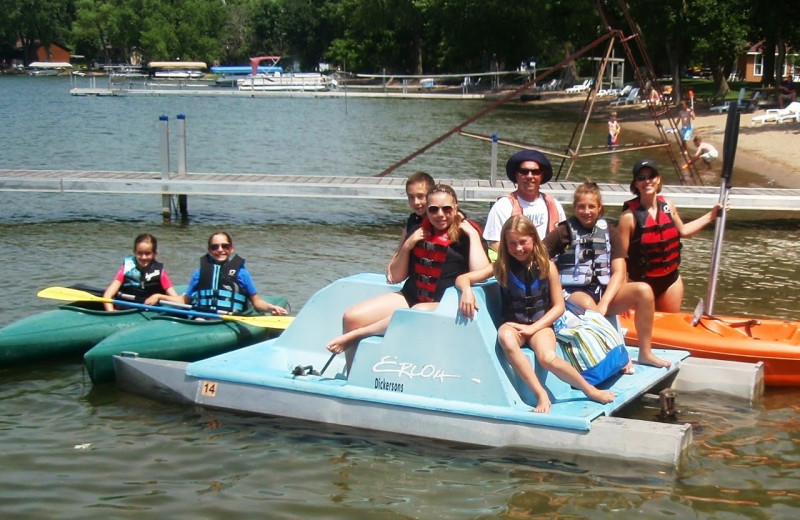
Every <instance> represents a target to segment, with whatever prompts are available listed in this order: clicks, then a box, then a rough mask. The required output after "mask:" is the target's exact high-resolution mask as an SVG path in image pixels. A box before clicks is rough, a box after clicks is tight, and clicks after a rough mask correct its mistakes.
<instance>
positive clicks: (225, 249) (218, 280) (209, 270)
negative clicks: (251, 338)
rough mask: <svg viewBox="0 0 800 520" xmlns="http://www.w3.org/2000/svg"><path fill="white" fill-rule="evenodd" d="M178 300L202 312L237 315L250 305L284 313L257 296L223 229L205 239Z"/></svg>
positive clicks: (284, 310) (260, 309)
mask: <svg viewBox="0 0 800 520" xmlns="http://www.w3.org/2000/svg"><path fill="white" fill-rule="evenodd" d="M162 299H171V298H162ZM181 303H188V304H191V305H192V307H193V308H194V309H196V310H200V311H202V312H214V313H222V314H241V313H242V312H244V311H246V310H247V309H248V305H252V306H253V308H255V309H256V310H257V311H259V312H269V313H272V314H278V315H285V314H288V311H287V310H286V309H284V308H283V307H280V306H278V305H273V304H271V303H269V302H266V301H264V300H263V299H262V298H261V296H259V294H258V289H257V288H256V285H255V283H254V282H253V278H252V276H251V275H250V272H249V271H248V270H247V268H246V267H245V265H244V258H242V257H241V256H239V255H237V254H236V250H235V249H234V248H233V239H231V236H230V235H229V234H228V233H226V232H224V231H217V232H216V233H214V234H213V235H211V236H210V237H209V238H208V253H206V254H205V255H203V256H202V257H201V258H200V268H199V269H197V270H195V272H194V273H193V274H192V279H191V280H190V281H189V286H188V287H187V288H186V293H184V295H183V296H182V297H181Z"/></svg>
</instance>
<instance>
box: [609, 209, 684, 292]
mask: <svg viewBox="0 0 800 520" xmlns="http://www.w3.org/2000/svg"><path fill="white" fill-rule="evenodd" d="M657 203H658V212H657V214H656V217H657V218H655V219H654V218H653V217H652V216H650V213H649V212H648V211H647V208H644V207H643V206H642V204H641V202H640V201H639V199H633V200H629V201H627V202H625V204H624V205H623V207H622V210H623V211H625V209H626V208H627V209H630V210H631V211H632V212H633V217H634V219H635V220H636V228H635V229H634V232H633V237H632V238H631V243H630V246H629V247H628V277H629V278H630V279H631V280H635V281H640V280H643V279H644V278H645V277H650V278H656V277H660V276H666V275H668V274H669V273H671V272H672V271H674V270H675V269H677V268H678V265H679V264H680V263H681V240H680V239H681V237H680V233H679V232H678V228H676V227H675V222H674V221H673V220H672V215H671V214H670V210H669V204H667V201H666V200H664V197H661V196H659V197H658V199H657Z"/></svg>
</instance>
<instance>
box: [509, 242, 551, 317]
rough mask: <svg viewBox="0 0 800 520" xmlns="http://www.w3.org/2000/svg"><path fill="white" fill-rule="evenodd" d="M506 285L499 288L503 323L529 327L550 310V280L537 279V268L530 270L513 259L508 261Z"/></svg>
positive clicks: (534, 266) (545, 278) (533, 267)
mask: <svg viewBox="0 0 800 520" xmlns="http://www.w3.org/2000/svg"><path fill="white" fill-rule="evenodd" d="M509 267H510V269H509V272H508V285H507V286H506V287H501V288H500V291H501V293H502V298H503V321H511V322H514V323H524V324H526V325H530V324H531V323H535V322H536V320H538V319H539V318H541V317H542V316H544V314H545V313H546V312H547V311H548V310H549V309H550V307H551V303H550V280H549V279H548V278H547V277H546V276H545V277H544V278H539V266H538V264H537V263H535V262H534V264H533V266H531V268H530V269H527V268H526V267H525V266H524V265H522V264H521V263H520V262H518V261H517V260H516V259H514V258H510V259H509Z"/></svg>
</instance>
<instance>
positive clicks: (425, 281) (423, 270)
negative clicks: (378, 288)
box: [412, 218, 450, 302]
mask: <svg viewBox="0 0 800 520" xmlns="http://www.w3.org/2000/svg"><path fill="white" fill-rule="evenodd" d="M420 227H422V229H424V230H426V231H428V232H430V233H432V235H431V236H430V237H428V238H426V239H425V240H420V241H419V242H417V245H416V246H414V249H413V253H412V261H413V262H414V264H415V265H414V269H413V273H414V275H413V276H414V285H415V287H416V290H417V299H418V300H419V301H421V302H432V301H434V296H435V294H436V289H437V284H438V282H439V278H441V276H442V265H443V264H444V261H445V260H446V259H447V252H448V250H449V248H450V238H448V236H447V229H445V230H443V231H435V230H434V229H433V225H432V224H431V221H430V220H428V219H427V218H426V219H425V220H423V221H422V224H420Z"/></svg>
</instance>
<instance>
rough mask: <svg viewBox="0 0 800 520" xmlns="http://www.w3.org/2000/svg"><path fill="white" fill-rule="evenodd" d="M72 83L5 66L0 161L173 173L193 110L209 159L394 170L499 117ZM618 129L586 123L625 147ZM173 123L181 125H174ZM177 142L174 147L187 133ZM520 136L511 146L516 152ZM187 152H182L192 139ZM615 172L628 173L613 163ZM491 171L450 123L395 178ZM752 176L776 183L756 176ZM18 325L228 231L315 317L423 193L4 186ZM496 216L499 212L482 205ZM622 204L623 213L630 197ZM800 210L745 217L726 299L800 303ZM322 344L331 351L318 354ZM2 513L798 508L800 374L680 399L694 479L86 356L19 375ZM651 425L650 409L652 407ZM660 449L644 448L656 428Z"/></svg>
mask: <svg viewBox="0 0 800 520" xmlns="http://www.w3.org/2000/svg"><path fill="white" fill-rule="evenodd" d="M69 87H70V83H69V80H67V79H62V78H23V77H0V113H2V114H3V118H4V120H5V121H4V122H5V124H4V125H3V126H4V131H3V132H2V133H0V151H2V154H1V155H0V169H2V168H25V169H36V168H54V169H89V170H103V169H108V170H134V171H159V170H160V162H159V160H160V155H159V148H158V147H159V130H158V126H157V123H158V118H159V116H160V115H162V114H165V115H168V116H169V117H170V121H171V122H174V118H175V116H176V115H177V114H185V115H186V118H187V136H188V166H189V170H190V171H205V172H242V173H287V174H325V175H329V174H330V175H375V174H377V173H379V172H380V171H382V170H384V169H385V168H386V167H388V166H389V165H391V164H393V163H395V162H396V161H398V160H400V159H402V158H404V157H405V156H407V155H408V154H410V153H411V152H413V151H415V150H417V149H418V148H419V147H421V146H423V145H425V144H426V143H428V142H429V141H431V140H432V139H434V138H436V137H438V136H439V135H441V134H443V133H444V132H446V131H447V130H449V129H450V128H452V127H454V126H456V125H458V124H460V123H461V122H462V121H463V120H465V119H467V118H468V117H470V116H471V115H472V114H474V113H475V112H477V111H478V110H480V109H481V108H482V107H483V106H485V105H483V104H482V103H478V102H460V101H410V100H367V99H359V98H349V99H347V100H344V99H288V98H257V99H250V98H235V99H233V98H231V99H229V98H214V97H202V98H201V97H120V98H81V97H71V96H70V95H69V93H68V91H69ZM575 117H576V116H575V115H569V114H559V113H557V112H553V111H551V110H548V109H546V108H537V107H519V106H516V107H511V106H509V107H503V108H501V109H498V110H497V111H495V112H494V113H492V114H491V115H490V116H487V117H486V118H484V119H482V120H480V121H479V122H478V123H477V124H476V125H474V126H471V127H469V128H468V130H469V131H472V132H475V133H486V134H491V133H499V134H500V135H501V137H503V138H508V139H513V140H518V141H522V142H530V143H538V144H550V145H559V146H563V145H564V144H565V143H566V142H567V141H568V140H569V136H570V134H571V132H572V130H573V128H574V124H575ZM604 126H605V124H604V123H603V122H602V121H598V122H597V123H596V124H593V125H592V127H591V128H590V133H589V134H588V136H587V139H592V140H594V141H597V142H598V143H603V142H604V140H605V133H604V132H605V128H604ZM173 128H174V127H173ZM173 142H174V140H173ZM510 153H511V150H509V149H504V148H503V147H501V151H500V154H501V160H502V161H504V159H505V157H507V156H508V154H510ZM173 157H174V155H173ZM638 158H639V156H637V155H620V157H617V158H616V159H615V162H616V166H614V162H612V160H611V159H609V158H608V157H605V158H603V159H598V160H594V161H586V162H583V161H580V162H579V163H578V166H577V167H576V170H577V171H576V172H574V173H573V177H572V178H583V177H585V176H589V177H592V178H594V179H596V180H622V181H624V182H627V180H628V179H629V175H630V174H629V172H630V166H631V164H632V163H633V162H634V161H635V160H636V159H638ZM613 168H616V173H615V172H614V171H613ZM418 169H420V170H426V171H429V172H430V173H432V174H433V175H434V176H436V177H446V178H466V177H470V178H471V177H484V178H486V177H488V171H489V147H488V145H486V144H485V143H480V142H477V141H475V140H471V139H467V138H464V137H452V138H450V139H448V140H447V141H445V142H444V143H442V144H441V145H439V146H437V147H434V148H433V149H432V150H431V151H429V152H428V153H426V154H423V155H422V156H421V157H419V158H418V159H415V160H414V161H412V162H411V163H410V164H409V165H407V166H404V167H403V168H401V169H400V170H398V172H396V173H395V174H394V175H398V176H405V175H407V174H408V173H410V172H412V171H414V170H418ZM737 175H738V176H737V177H736V178H735V179H737V180H735V182H734V183H735V184H737V185H738V182H743V183H745V182H746V183H755V182H758V176H757V175H756V174H753V173H745V172H741V173H740V172H737ZM2 198H3V199H2V200H3V204H2V205H0V222H2V226H1V227H0V248H1V249H0V250H2V258H3V260H4V276H3V278H2V279H3V280H4V283H2V284H0V325H4V324H7V323H10V322H12V321H14V320H17V319H19V318H22V317H25V316H28V315H30V314H33V313H36V312H41V311H44V310H49V309H52V308H53V307H54V306H55V302H52V301H46V300H40V299H37V298H36V297H35V293H36V292H37V291H38V290H39V289H41V288H43V287H47V286H53V285H68V284H72V283H88V284H92V285H96V286H104V285H106V284H107V283H108V282H109V281H110V279H111V277H112V276H113V274H114V272H115V271H116V269H117V268H118V266H119V262H120V259H121V258H122V257H123V256H124V255H126V254H127V253H128V252H129V251H130V249H131V246H132V240H133V237H134V236H135V235H137V234H138V233H141V232H144V231H149V232H152V233H154V234H155V235H156V236H157V237H158V238H159V258H160V260H162V261H164V263H165V264H166V265H167V266H168V269H169V271H170V273H171V275H172V277H173V279H174V280H175V281H176V283H186V281H188V277H189V275H190V273H191V271H192V269H193V268H194V267H195V265H196V263H197V258H198V257H199V256H200V255H201V254H203V252H204V251H203V250H204V243H205V240H206V238H207V237H208V235H209V234H211V233H212V232H213V231H215V230H217V229H225V230H227V231H229V232H230V233H231V234H232V235H233V238H234V241H235V244H236V246H237V250H238V252H239V253H240V254H241V255H242V256H244V257H245V258H247V260H248V265H250V267H251V270H252V271H253V273H254V277H255V279H256V282H257V284H258V286H259V287H260V289H261V292H263V293H267V294H270V293H272V294H284V295H287V296H288V297H289V299H290V301H291V303H292V306H293V308H294V310H295V311H296V310H298V309H299V308H301V307H302V305H303V304H304V303H305V301H306V300H307V299H308V298H309V297H310V296H311V295H312V294H313V293H314V292H315V291H316V290H317V289H319V288H321V287H323V286H324V285H326V284H327V283H328V282H330V281H332V280H335V279H337V278H339V277H341V276H346V275H349V274H353V273H358V272H364V271H382V270H383V268H384V265H385V263H386V261H387V260H388V252H389V251H390V250H391V248H392V247H393V246H394V244H395V241H396V238H397V234H398V232H399V226H400V222H401V221H402V220H403V219H404V216H405V214H407V208H406V207H405V204H403V203H401V202H387V201H352V200H346V201H327V200H320V199H310V200H309V199H272V198H258V197H241V198H238V199H234V198H228V197H192V198H190V199H189V210H190V217H189V218H188V219H187V220H185V221H177V222H171V223H164V222H162V220H161V216H160V214H159V209H160V200H157V198H156V197H152V196H119V195H76V194H37V193H11V192H6V193H3V194H2ZM467 210H468V212H469V213H470V215H471V216H473V217H475V218H476V219H477V220H479V221H480V220H482V219H483V218H485V216H486V212H487V211H488V208H487V207H485V205H477V204H476V205H469V206H468V207H467ZM609 213H610V215H609V216H611V217H616V216H617V213H618V210H616V209H615V208H612V209H611V211H609ZM712 236H713V232H712V230H711V229H710V228H709V229H707V230H705V231H703V232H701V233H700V234H698V235H697V236H696V237H693V238H691V239H689V240H685V241H684V249H683V252H684V263H683V265H682V266H681V270H682V272H683V274H684V277H685V279H686V283H687V296H686V299H685V301H684V308H686V309H687V310H691V308H693V307H694V305H695V303H696V302H697V300H698V299H699V298H700V297H702V296H704V295H705V289H706V284H707V277H708V271H709V267H708V264H709V250H710V247H711V241H712ZM798 258H800V220H798V219H797V218H788V217H786V216H784V215H775V214H770V215H763V216H760V215H750V214H746V215H744V214H737V213H736V212H733V213H732V214H731V216H730V220H729V226H728V229H727V230H726V233H725V246H724V258H723V262H722V269H721V271H722V274H721V277H720V283H719V287H718V297H717V302H716V311H717V312H718V313H720V314H747V315H754V316H777V317H783V318H791V319H798V314H799V313H798V310H800V296H798V295H799V294H800V274H798V270H797V268H796V263H797V259H798ZM320 348H322V346H320ZM0 378H1V379H2V382H3V385H2V386H1V387H0V403H2V404H1V405H0V467H2V472H1V473H0V514H2V516H3V517H4V518H15V519H41V518H87V519H94V518H97V519H107V518H134V517H141V515H143V514H144V515H148V516H151V517H161V518H167V517H168V518H187V519H188V518H192V519H197V518H204V519H205V518H207V519H222V518H224V519H231V518H254V517H263V518H297V517H304V518H360V517H363V518H367V517H368V518H387V519H390V518H398V519H399V518H529V517H543V518H606V517H608V516H609V515H610V514H612V513H622V514H626V515H628V516H633V515H636V516H637V517H642V518H672V517H687V518H702V519H712V518H713V519H716V518H753V519H760V518H787V519H788V518H797V516H798V514H800V493H798V491H797V489H798V488H799V487H800V469H798V468H800V420H798V417H799V416H798V411H799V410H798V407H799V406H800V405H798V403H800V392H798V391H797V390H796V389H788V390H775V389H770V390H769V391H768V392H767V394H766V396H765V399H764V401H763V403H760V404H758V405H756V406H755V407H752V408H751V407H749V406H747V405H745V404H744V403H740V402H719V399H718V398H716V397H715V398H713V399H710V400H709V399H702V398H698V397H694V396H692V397H689V396H679V406H680V408H681V417H682V418H683V419H684V420H687V421H691V422H692V424H693V425H694V426H695V427H694V438H695V442H694V445H693V447H692V450H691V456H690V459H689V461H688V463H687V464H686V466H685V467H684V468H683V469H682V470H681V471H679V472H677V473H673V472H662V471H658V470H656V469H653V468H649V467H637V466H630V465H628V464H620V463H610V462H603V461H593V460H583V459H581V460H572V459H569V458H565V457H564V456H562V455H559V456H552V455H550V454H546V453H543V454H540V456H534V457H524V458H523V457H520V456H519V455H518V454H515V453H500V452H497V451H495V450H471V449H465V448H463V447H454V446H447V445H442V444H440V443H433V442H426V441H420V440H418V439H413V440H410V439H407V438H398V437H394V436H388V435H384V434H379V433H375V432H354V431H349V430H342V429H335V428H329V427H325V426H320V425H313V424H306V423H299V422H294V421H288V420H281V419H272V418H269V419H268V418H261V417H249V416H241V415H236V414H228V413H217V412H209V411H203V410H199V409H192V408H186V407H179V406H172V405H164V404H159V403H155V402H152V401H148V400H145V399H141V398H138V397H134V396H131V395H128V394H125V393H122V392H119V391H118V390H117V389H116V388H115V387H114V385H100V386H97V387H92V385H91V383H90V382H89V380H88V378H87V377H86V376H85V375H84V374H83V372H82V370H81V365H80V363H79V360H74V361H72V362H67V363H42V364H40V365H37V366H26V367H16V368H6V369H0ZM633 413H634V414H635V415H638V416H641V417H645V418H646V417H650V416H652V415H654V413H655V412H654V411H653V410H651V409H648V408H646V407H644V406H641V407H638V408H637V409H636V410H634V412H633ZM643 441H644V442H647V440H646V439H645V440H643Z"/></svg>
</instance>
